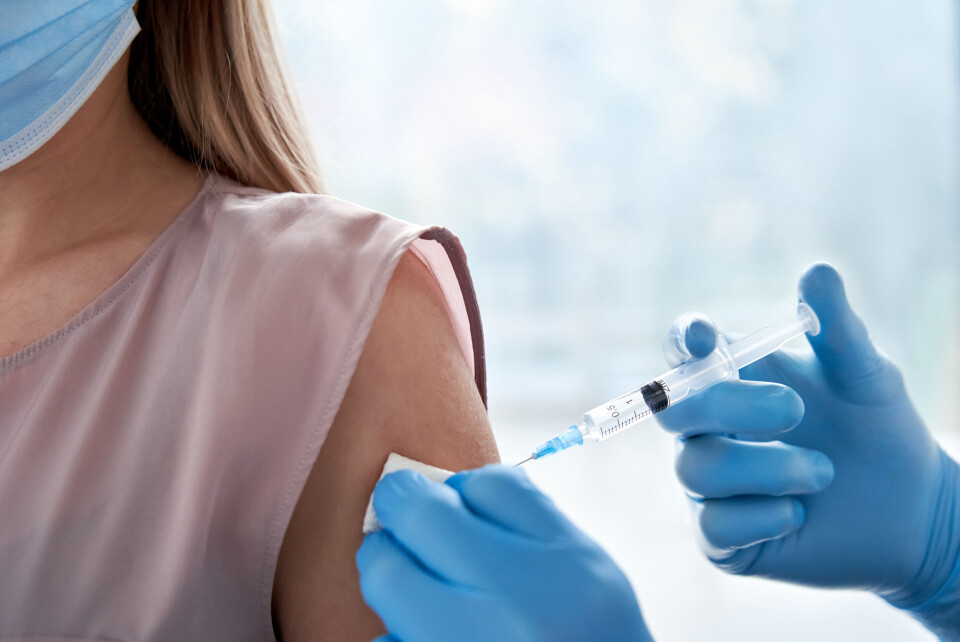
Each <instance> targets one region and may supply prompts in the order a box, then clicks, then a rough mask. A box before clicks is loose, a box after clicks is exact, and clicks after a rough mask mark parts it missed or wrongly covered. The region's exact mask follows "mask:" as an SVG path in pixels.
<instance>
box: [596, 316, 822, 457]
mask: <svg viewBox="0 0 960 642" xmlns="http://www.w3.org/2000/svg"><path fill="white" fill-rule="evenodd" d="M819 331H820V322H819V321H818V319H817V315H816V314H814V312H813V310H812V309H811V308H810V307H809V306H808V305H807V304H805V303H802V302H801V303H800V305H799V306H798V308H797V316H796V318H794V319H791V320H790V321H788V322H786V323H783V324H781V325H778V326H772V327H769V328H763V329H762V330H758V331H757V332H754V333H753V334H750V335H747V336H746V337H744V338H742V339H740V340H739V341H735V342H734V343H732V344H727V342H726V340H725V339H724V338H723V337H722V336H720V337H718V338H717V348H716V350H714V351H713V352H711V353H710V354H709V355H707V356H706V357H704V358H703V359H696V360H693V361H688V362H687V363H684V364H681V365H680V366H678V367H676V368H674V369H673V370H670V371H669V372H666V373H664V374H662V375H660V376H659V377H657V378H656V379H653V380H652V381H650V382H648V383H646V384H644V385H642V386H640V387H638V388H634V389H633V390H630V391H629V392H626V393H624V394H622V395H620V396H619V397H616V398H615V399H611V400H610V401H608V402H606V403H604V404H601V405H599V406H597V407H596V408H594V409H592V410H590V411H588V412H586V413H585V414H584V415H583V421H582V422H581V424H580V426H578V428H579V429H580V433H581V434H582V435H583V437H584V438H587V439H595V440H597V441H603V440H604V439H609V438H610V437H612V436H613V435H616V434H618V433H620V432H622V431H624V430H626V429H627V428H632V427H633V426H635V425H637V424H638V423H641V422H642V421H644V420H645V419H648V418H650V417H652V416H653V415H655V414H657V413H658V412H660V411H661V410H663V409H665V408H667V407H669V406H672V405H674V404H677V403H679V402H681V401H683V400H684V399H686V398H687V397H690V396H692V395H694V394H696V393H697V392H699V391H701V390H703V389H704V388H708V387H709V386H712V385H713V384H715V383H717V382H719V381H725V380H728V379H738V378H739V376H740V373H739V370H740V368H742V367H744V366H746V365H749V364H751V363H753V362H754V361H756V360H757V359H761V358H763V357H765V356H767V355H768V354H770V353H771V352H774V351H775V350H777V349H778V348H779V347H780V346H782V345H783V344H784V343H786V342H787V341H789V340H790V339H793V338H794V337H797V336H800V335H801V334H803V333H808V334H811V335H815V334H817V333H818V332H819Z"/></svg>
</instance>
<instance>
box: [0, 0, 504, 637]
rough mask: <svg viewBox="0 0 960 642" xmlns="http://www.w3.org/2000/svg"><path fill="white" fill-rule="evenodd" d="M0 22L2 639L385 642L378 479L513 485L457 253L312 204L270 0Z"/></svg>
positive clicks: (439, 233) (69, 2)
mask: <svg viewBox="0 0 960 642" xmlns="http://www.w3.org/2000/svg"><path fill="white" fill-rule="evenodd" d="M134 12H135V14H134ZM0 22H2V24H3V27H2V28H0V128H2V129H0V139H2V140H0V169H2V171H0V359H2V360H0V462H2V466H0V514H2V515H3V524H2V525H0V569H3V573H2V580H0V638H4V639H8V638H15V639H21V638H32V637H44V639H68V638H69V639H90V640H92V639H111V640H173V639H177V640H188V639H196V640H255V639H257V640H262V639H273V638H274V635H276V636H277V637H281V636H282V637H283V639H285V640H305V639H311V640H312V639H336V640H348V639H370V638H372V637H374V636H376V635H378V634H380V633H382V632H383V627H382V625H381V624H380V622H379V620H378V618H377V617H376V616H375V615H374V613H373V612H372V611H371V610H370V609H369V608H368V607H367V606H366V605H365V604H364V602H363V599H362V597H361V594H360V590H359V586H358V577H357V571H356V569H355V566H354V554H355V552H356V550H357V548H358V547H359V545H360V542H361V528H360V525H361V523H362V520H363V514H364V509H365V506H366V503H367V500H368V498H369V496H370V493H371V491H372V490H373V487H374V484H375V482H376V480H377V477H378V476H379V472H380V469H381V467H382V466H383V462H384V460H385V459H386V456H387V454H388V453H389V452H391V451H400V452H402V453H403V454H405V455H408V456H410V457H412V458H415V459H419V460H423V461H427V462H430V463H432V464H435V465H437V466H442V467H444V468H448V469H462V468H468V467H474V466H479V465H482V464H484V463H488V462H493V461H496V460H497V459H498V454H497V449H496V446H495V444H494V441H493V437H492V436H491V433H490V427H489V424H488V421H487V416H486V412H485V408H484V368H483V346H482V339H481V333H480V326H479V319H478V317H477V314H476V303H475V300H474V296H473V291H472V287H471V283H470V278H469V274H468V272H467V271H466V265H465V262H464V257H463V254H462V251H461V249H460V246H459V244H458V242H457V241H456V239H455V237H453V236H452V235H451V234H450V233H449V232H447V231H445V230H442V229H439V228H422V227H419V226H414V225H411V224H409V223H405V222H402V221H398V220H396V219H392V218H389V217H387V216H384V215H382V214H379V213H376V212H371V211H368V210H365V209H363V208H360V207H357V206H355V205H351V204H349V203H345V202H342V201H339V200H336V199H333V198H330V197H326V196H317V195H316V194H319V193H320V192H321V185H320V180H319V178H318V172H317V168H316V163H315V161H314V158H313V154H312V152H311V150H310V148H309V144H308V142H307V141H308V140H309V139H308V136H307V134H306V131H305V128H304V127H303V124H302V120H301V118H300V115H299V112H298V108H297V103H296V100H295V99H294V97H293V96H294V94H293V92H292V91H291V90H290V88H291V85H290V84H289V82H288V81H287V80H286V79H285V78H286V76H285V73H284V68H283V65H282V64H281V62H280V55H279V54H278V52H277V49H276V46H275V42H274V38H273V35H272V31H271V28H270V20H269V10H268V7H266V6H265V3H263V2H260V1H257V0H243V1H240V0H230V1H227V0H207V1H206V2H188V1H186V0H163V1H160V0H141V1H140V2H139V3H134V2H133V0H36V1H35V0H17V1H14V2H5V3H3V5H2V7H0ZM138 31H139V35H138ZM131 42H132V45H131V44H130V43H131Z"/></svg>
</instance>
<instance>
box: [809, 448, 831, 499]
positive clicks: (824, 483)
mask: <svg viewBox="0 0 960 642" xmlns="http://www.w3.org/2000/svg"><path fill="white" fill-rule="evenodd" d="M811 464H812V467H813V483H814V487H815V490H816V492H820V491H822V490H824V489H825V488H827V487H828V486H829V485H830V484H832V483H833V476H834V474H835V471H834V468H833V461H832V460H831V459H830V458H829V457H827V456H826V455H825V454H823V453H822V452H820V451H816V450H815V451H813V453H812V455H811ZM801 508H803V505H802V504H801Z"/></svg>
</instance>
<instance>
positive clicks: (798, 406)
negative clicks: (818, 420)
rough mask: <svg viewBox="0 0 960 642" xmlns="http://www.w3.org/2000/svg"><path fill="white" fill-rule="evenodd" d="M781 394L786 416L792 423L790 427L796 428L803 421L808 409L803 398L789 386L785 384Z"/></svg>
mask: <svg viewBox="0 0 960 642" xmlns="http://www.w3.org/2000/svg"><path fill="white" fill-rule="evenodd" d="M779 394H780V395H781V397H782V404H783V409H784V417H785V419H786V421H787V422H788V423H789V424H790V428H796V427H797V426H799V425H800V422H801V421H803V414H804V412H805V411H806V408H805V407H804V405H803V398H802V397H801V396H800V395H799V394H797V391H796V390H794V389H793V388H790V387H789V386H783V387H782V389H781V390H780V393H779Z"/></svg>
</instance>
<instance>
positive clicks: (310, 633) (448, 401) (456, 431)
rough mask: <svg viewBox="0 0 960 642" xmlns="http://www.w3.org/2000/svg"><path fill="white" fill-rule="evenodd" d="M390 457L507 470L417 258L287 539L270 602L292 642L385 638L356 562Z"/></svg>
mask: <svg viewBox="0 0 960 642" xmlns="http://www.w3.org/2000/svg"><path fill="white" fill-rule="evenodd" d="M391 451H396V452H398V453H400V454H402V455H404V456H407V457H411V458H413V459H417V460H419V461H423V462H426V463H429V464H432V465H435V466H439V467H441V468H446V469H449V470H461V469H465V468H474V467H477V466H481V465H483V464H486V463H490V462H494V461H499V454H498V453H497V447H496V444H495V442H494V440H493V435H492V433H491V431H490V425H489V422H488V420H487V414H486V409H485V408H484V406H483V402H482V401H481V399H480V395H479V393H478V391H477V386H476V384H475V383H474V379H473V373H472V372H470V370H469V369H468V367H467V363H466V360H465V359H464V357H463V354H462V353H461V351H460V347H459V344H458V343H457V339H456V336H455V334H454V332H453V328H452V326H451V324H450V320H449V317H448V316H447V312H446V304H445V303H444V300H443V298H442V295H441V294H440V290H439V287H438V286H437V284H436V282H435V281H434V279H433V276H432V275H431V274H430V272H429V270H428V269H427V268H426V266H424V265H423V263H421V261H420V260H419V259H418V258H416V257H415V256H413V255H412V254H411V253H409V252H408V253H407V254H406V255H405V256H404V257H403V258H402V259H401V260H400V264H399V265H398V266H397V269H396V271H395V273H394V275H393V277H392V279H391V281H390V284H389V285H388V287H387V291H386V294H385V295H384V298H383V302H382V303H381V306H380V311H379V312H378V313H377V317H376V320H375V321H374V324H373V327H372V329H371V331H370V335H369V337H368V338H367V341H366V344H365V346H364V349H363V353H362V355H361V357H360V361H359V363H358V365H357V369H356V372H355V373H354V375H353V379H352V380H351V382H350V386H349V388H348V390H347V393H346V396H345V397H344V400H343V403H342V404H341V406H340V409H339V411H338V413H337V417H336V419H335V420H334V423H333V426H332V428H331V429H330V433H329V435H328V436H327V439H326V441H325V442H324V445H323V448H322V449H321V451H320V454H319V456H318V457H317V461H316V463H315V464H314V467H313V470H312V472H311V473H310V476H309V478H308V479H307V482H306V486H305V487H304V490H303V492H302V494H301V496H300V499H299V501H298V502H297V506H296V508H295V509H294V512H293V516H292V518H291V521H290V525H289V527H288V529H287V533H286V535H285V537H284V541H283V545H282V547H281V550H280V558H279V561H278V568H277V576H276V578H275V580H274V600H273V602H274V622H275V624H276V625H277V626H278V627H279V629H280V632H281V633H282V635H283V639H284V642H290V641H291V640H292V641H294V642H296V641H298V640H317V639H333V640H361V639H362V640H365V641H369V640H370V639H372V638H373V637H376V636H377V635H379V634H381V633H382V632H383V631H382V625H381V624H380V621H379V619H378V618H377V617H376V615H375V614H374V613H373V612H372V611H371V610H370V609H369V608H368V607H367V606H366V604H365V603H364V601H363V598H362V596H361V595H360V587H359V580H358V573H357V570H356V567H355V565H354V555H355V553H356V550H357V548H358V547H359V546H360V542H361V541H362V539H363V535H362V533H361V524H362V522H363V514H364V511H365V509H366V505H367V500H368V499H369V497H370V493H371V492H372V491H373V487H374V486H375V484H376V482H377V479H378V477H379V476H380V471H381V469H382V468H383V464H384V462H385V461H386V458H387V455H388V454H389V453H390V452H391Z"/></svg>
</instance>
